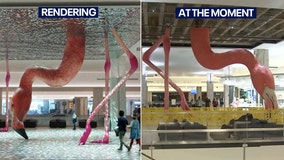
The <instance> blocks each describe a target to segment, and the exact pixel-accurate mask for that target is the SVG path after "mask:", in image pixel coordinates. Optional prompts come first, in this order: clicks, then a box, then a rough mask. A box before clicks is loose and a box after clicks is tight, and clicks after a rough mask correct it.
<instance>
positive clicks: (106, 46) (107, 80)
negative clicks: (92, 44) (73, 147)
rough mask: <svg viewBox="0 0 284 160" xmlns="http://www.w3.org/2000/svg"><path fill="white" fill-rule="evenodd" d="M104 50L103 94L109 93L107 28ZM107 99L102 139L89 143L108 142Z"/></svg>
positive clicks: (109, 64)
mask: <svg viewBox="0 0 284 160" xmlns="http://www.w3.org/2000/svg"><path fill="white" fill-rule="evenodd" d="M105 52H106V61H105V66H104V70H105V94H106V95H107V94H108V93H109V72H110V67H111V63H110V56H109V44H108V30H107V29H105ZM108 109H109V106H108V101H107V102H106V103H105V134H104V137H103V139H101V140H95V141H91V143H108V142H109V128H108V116H109V113H108Z"/></svg>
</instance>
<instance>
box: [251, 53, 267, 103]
mask: <svg viewBox="0 0 284 160" xmlns="http://www.w3.org/2000/svg"><path fill="white" fill-rule="evenodd" d="M254 54H255V57H256V59H257V60H258V62H259V64H261V65H263V66H265V67H267V68H268V67H269V55H268V54H269V51H268V49H255V50H254ZM255 97H256V99H255V101H256V105H257V106H264V102H263V98H261V97H260V96H259V94H258V93H257V94H256V96H255ZM260 104H262V105H260Z"/></svg>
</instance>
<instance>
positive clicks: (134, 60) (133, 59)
mask: <svg viewBox="0 0 284 160" xmlns="http://www.w3.org/2000/svg"><path fill="white" fill-rule="evenodd" d="M113 34H114V36H115V38H116V40H117V41H118V43H119V44H120V46H121V47H122V49H123V50H124V52H125V53H126V55H127V56H128V59H129V62H130V69H129V71H128V72H127V73H126V75H125V76H124V77H123V78H122V79H121V80H120V81H119V82H118V83H117V85H116V86H115V87H114V88H113V89H112V90H111V91H110V92H109V93H108V94H107V95H106V96H105V98H104V99H103V100H102V101H101V102H100V103H99V104H98V106H97V107H96V108H95V110H94V111H93V112H92V114H91V115H90V117H89V118H88V120H87V123H86V128H85V131H84V133H83V135H82V137H81V138H80V140H79V145H85V144H86V141H87V139H88V137H89V135H90V133H91V131H92V129H91V126H90V123H91V121H92V119H93V117H94V116H95V115H96V114H97V112H98V111H99V110H100V109H101V108H102V106H103V105H104V104H106V103H107V101H108V100H109V99H110V98H111V97H112V96H113V94H114V93H115V92H117V91H118V89H119V88H120V87H121V86H122V85H123V84H124V83H125V82H126V81H127V80H128V79H129V77H130V76H131V75H132V74H133V73H134V72H135V71H136V69H137V68H138V61H137V58H136V57H135V55H134V54H133V53H132V52H131V51H130V50H129V49H128V48H127V47H126V45H125V44H124V43H123V41H122V40H121V38H120V37H119V35H118V33H117V31H116V29H113Z"/></svg>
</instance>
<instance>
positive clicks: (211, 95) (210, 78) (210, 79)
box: [207, 73, 214, 106]
mask: <svg viewBox="0 0 284 160" xmlns="http://www.w3.org/2000/svg"><path fill="white" fill-rule="evenodd" d="M213 76H214V75H213V74H212V73H207V98H209V99H210V102H211V103H210V106H212V105H211V104H212V101H213V98H214V85H213Z"/></svg>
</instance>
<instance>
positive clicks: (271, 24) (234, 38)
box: [142, 3, 284, 48]
mask: <svg viewBox="0 0 284 160" xmlns="http://www.w3.org/2000/svg"><path fill="white" fill-rule="evenodd" d="M176 7H226V6H225V5H219V4H215V5H209V4H188V3H142V8H143V10H142V16H143V17H142V44H143V46H151V44H152V43H153V42H154V41H155V40H156V39H157V37H159V36H160V35H162V34H163V33H164V31H165V28H166V27H170V30H171V37H170V40H171V45H172V46H190V44H191V42H190V35H189V30H190V28H191V27H207V28H209V29H210V37H211V46H212V47H241V48H254V47H256V46H258V45H260V44H262V43H277V42H280V41H281V40H283V37H284V10H283V9H275V8H260V7H257V18H248V19H241V18H239V19H225V18H224V19H214V18H211V19H210V18H200V19H177V18H175V9H176Z"/></svg>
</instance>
